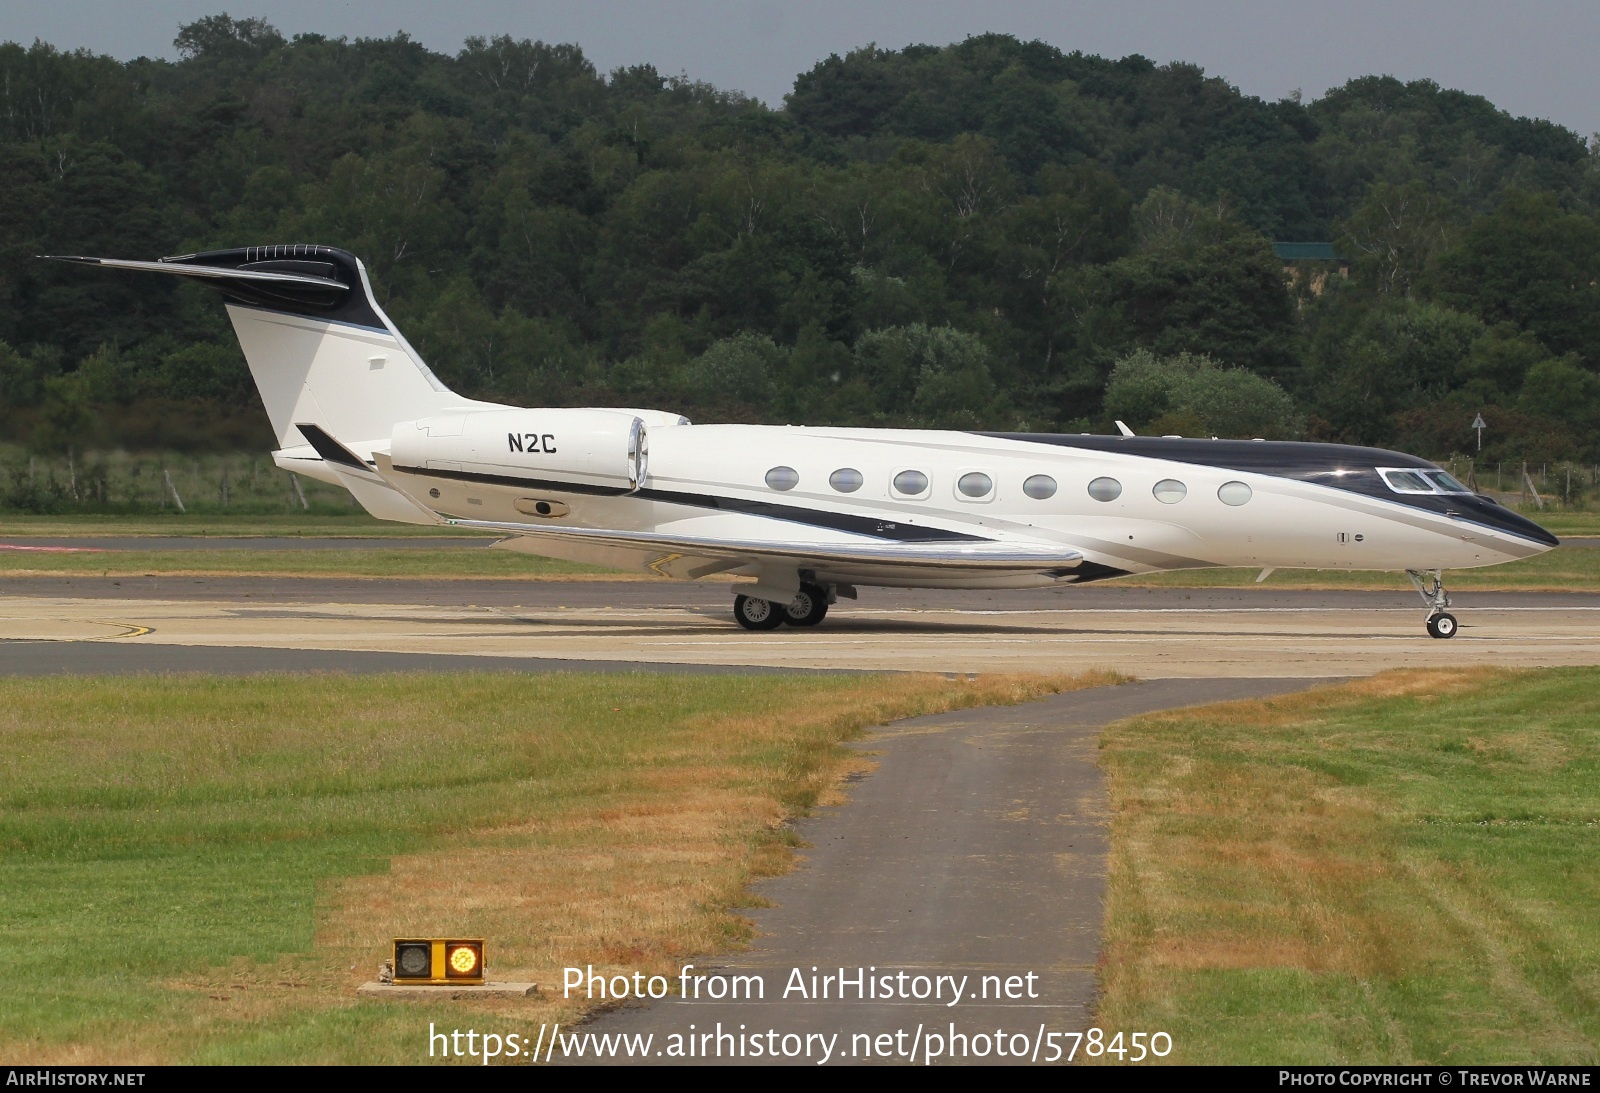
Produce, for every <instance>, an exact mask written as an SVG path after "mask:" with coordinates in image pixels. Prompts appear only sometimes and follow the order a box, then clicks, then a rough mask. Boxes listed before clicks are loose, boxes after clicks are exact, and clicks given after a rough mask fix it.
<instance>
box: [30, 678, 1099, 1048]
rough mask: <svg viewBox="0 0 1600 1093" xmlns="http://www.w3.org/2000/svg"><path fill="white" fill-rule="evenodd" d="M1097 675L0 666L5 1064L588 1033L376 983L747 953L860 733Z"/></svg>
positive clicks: (549, 974) (542, 977) (551, 1001)
mask: <svg viewBox="0 0 1600 1093" xmlns="http://www.w3.org/2000/svg"><path fill="white" fill-rule="evenodd" d="M1105 681H1107V680H1105V679H1090V680H1080V681H1073V680H1056V681H1052V680H1036V679H1035V680H1027V679H1024V680H1007V679H1004V678H1000V679H993V678H991V679H989V680H980V681H978V682H975V683H969V682H959V681H952V680H944V679H930V678H928V677H910V676H908V677H893V678H888V679H885V678H877V677H837V676H834V677H829V676H689V675H679V676H654V675H643V674H639V675H603V676H602V675H580V674H551V675H539V676H526V675H521V674H499V675H486V674H466V673H462V674H442V673H441V674H433V675H399V676H379V677H356V678H352V677H343V676H266V677H251V678H241V679H218V678H212V677H199V676H173V677H151V676H145V677H134V678H121V679H73V680H61V679H25V680H0V748H3V752H4V755H5V763H4V764H0V951H4V952H5V953H6V954H7V983H6V989H5V990H4V991H0V1058H4V1059H6V1060H7V1061H8V1062H11V1063H24V1062H30V1063H32V1062H49V1061H55V1062H64V1061H65V1062H71V1061H76V1062H122V1063H129V1062H184V1061H199V1062H245V1061H247V1062H305V1061H320V1062H412V1063H414V1062H418V1061H422V1059H423V1058H424V1057H425V1055H426V1043H425V1040H424V1038H423V1036H422V1034H421V1032H419V1029H425V1028H426V1022H427V1021H429V1020H438V1021H442V1022H445V1023H446V1024H447V1025H448V1026H449V1027H455V1025H456V1024H457V1023H459V1022H462V1021H465V1022H467V1023H469V1024H470V1023H471V1022H473V1021H478V1022H484V1021H489V1022H497V1023H498V1026H499V1027H501V1028H505V1029H508V1030H519V1031H522V1030H525V1026H526V1025H527V1024H528V1023H532V1024H533V1025H535V1026H536V1025H537V1023H538V1021H540V1020H543V1019H550V1018H553V1019H555V1020H564V1019H568V1020H570V1019H573V1018H575V1017H577V1016H578V1011H577V1009H576V1007H575V1005H574V1004H570V1003H562V1002H561V1001H560V999H559V991H558V990H557V991H554V992H551V993H550V994H547V995H546V996H545V997H544V998H543V999H539V1000H530V1001H529V1002H528V1003H526V1004H523V1003H505V1004H504V1005H502V1006H501V1008H500V1009H499V1010H496V1009H495V1007H494V1006H493V1005H488V1006H487V1009H486V1008H484V1007H482V1006H476V1005H475V1006H473V1007H471V1009H470V1010H463V1009H461V1008H460V1007H456V1006H452V1005H450V1004H447V1003H445V1004H433V1005H421V1006H417V1005H412V1004H397V1003H382V1002H367V1001H359V1000H357V998H356V997H355V994H354V987H355V985H356V984H357V983H358V982H360V981H361V980H363V979H366V978H370V977H371V975H372V970H373V968H374V967H375V966H376V964H377V962H378V960H379V959H380V958H381V957H383V956H384V955H385V954H386V942H387V939H388V938H390V937H393V936H395V935H396V934H407V933H422V934H424V935H426V934H428V933H432V932H449V933H455V932H470V933H482V934H483V935H484V936H486V937H487V938H489V939H490V952H489V962H490V967H491V970H492V971H494V972H497V973H498V976H497V977H500V978H519V977H522V976H527V977H531V978H534V979H536V980H538V981H541V982H543V983H545V984H550V983H551V982H552V981H559V968H560V967H562V966H564V965H565V964H569V963H572V964H580V965H581V964H585V963H594V964H595V965H597V966H602V967H616V968H619V969H620V970H627V969H632V968H640V967H643V968H646V969H651V968H657V967H663V968H664V967H668V966H669V965H670V962H671V960H672V959H673V958H675V957H677V956H679V955H686V954H693V953H705V952H707V951H714V950H716V949H718V948H726V947H727V946H728V945H730V944H735V943H737V941H738V940H739V939H740V938H741V937H743V936H744V931H745V925H744V923H743V920H741V919H740V918H739V917H738V916H737V914H736V913H735V912H732V911H730V910H729V908H730V906H732V905H734V904H737V903H738V902H739V900H740V898H741V897H740V893H741V892H742V891H743V887H744V885H745V883H746V882H747V881H748V880H749V879H750V878H751V877H752V876H753V875H757V874H759V873H761V872H763V871H767V872H770V871H772V870H774V869H778V868H781V867H782V866H783V862H784V860H785V857H786V855H787V850H786V849H785V847H786V845H787V843H788V842H789V841H791V840H789V837H788V835H787V828H786V827H784V826H783V820H784V819H785V817H787V816H790V815H793V814H794V813H796V812H798V811H803V810H804V809H805V808H807V807H808V806H809V805H810V804H811V803H813V802H814V801H816V800H817V799H818V795H819V794H821V793H823V792H825V791H826V790H827V789H828V787H829V786H830V785H832V784H833V783H834V781H835V779H836V777H837V776H838V775H839V774H840V773H841V772H842V771H843V769H844V768H845V766H846V765H848V764H850V763H859V762H860V760H859V758H854V757H853V753H849V752H846V751H845V750H844V749H841V748H839V747H838V742H839V741H840V740H842V739H845V738H848V737H850V736H852V735H853V734H855V733H856V732H857V731H859V729H860V728H861V727H863V726H865V725H870V724H874V723H877V722H878V721H881V720H884V719H886V718H893V717H900V716H908V715H911V714H916V713H921V712H930V711H934V710H940V709H951V708H957V707H961V706H969V705H976V704H981V703H985V702H995V701H1017V700H1020V699H1025V698H1030V697H1035V696H1037V695H1039V694H1043V693H1048V692H1050V691H1053V690H1060V689H1064V688H1067V687H1070V686H1075V685H1085V684H1086V683H1098V682H1105ZM495 1014H498V1016H496V1015H495ZM479 1027H480V1028H481V1027H483V1026H482V1024H480V1026H479Z"/></svg>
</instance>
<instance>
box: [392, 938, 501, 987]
mask: <svg viewBox="0 0 1600 1093" xmlns="http://www.w3.org/2000/svg"><path fill="white" fill-rule="evenodd" d="M392 966H393V968H394V981H395V982H396V983H408V984H422V985H429V984H431V985H436V986H464V985H470V984H475V983H482V982H483V939H482V938H481V937H473V938H466V937H397V938H395V939H394V962H393V965H392Z"/></svg>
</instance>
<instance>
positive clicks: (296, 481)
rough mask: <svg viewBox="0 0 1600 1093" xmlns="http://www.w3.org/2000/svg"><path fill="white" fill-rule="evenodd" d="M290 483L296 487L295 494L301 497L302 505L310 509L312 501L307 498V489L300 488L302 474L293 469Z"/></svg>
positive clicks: (290, 474)
mask: <svg viewBox="0 0 1600 1093" xmlns="http://www.w3.org/2000/svg"><path fill="white" fill-rule="evenodd" d="M289 484H290V485H291V486H293V487H294V495H295V496H296V497H298V498H299V499H300V507H301V508H303V509H309V508H310V507H311V503H310V502H309V501H307V500H306V491H305V490H303V489H301V488H300V476H299V475H297V474H295V473H294V472H293V471H290V472H289Z"/></svg>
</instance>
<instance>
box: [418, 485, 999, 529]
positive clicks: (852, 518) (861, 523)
mask: <svg viewBox="0 0 1600 1093" xmlns="http://www.w3.org/2000/svg"><path fill="white" fill-rule="evenodd" d="M395 470H397V471H399V472H401V473H402V474H415V475H422V476H424V477H428V478H443V479H449V480H451V481H459V482H480V483H483V484H485V485H490V486H511V487H514V488H516V489H526V490H548V491H550V492H551V493H576V494H583V495H586V496H590V497H627V496H631V497H637V498H639V499H640V500H643V501H661V502H664V503H666V504H671V505H687V506H689V507H691V508H699V509H712V510H715V511H718V512H736V513H739V514H740V515H742V516H764V517H767V518H769V519H773V520H786V521H788V522H789V523H792V524H805V525H807V526H808V527H817V528H827V529H829V530H830V531H844V532H849V533H850V534H853V535H868V536H871V537H872V538H874V539H882V540H885V541H887V542H895V543H988V542H993V540H992V539H989V538H986V537H984V536H982V535H968V534H967V533H965V532H960V531H949V530H946V529H945V528H935V527H927V526H925V525H921V524H906V523H901V522H899V521H893V520H880V519H878V518H877V517H874V516H857V515H855V514H854V513H848V512H828V511H827V510H825V509H808V508H801V507H800V506H798V505H779V504H775V503H773V502H771V501H753V500H749V499H747V498H743V497H723V496H718V495H716V494H709V493H678V492H676V491H673V490H657V489H650V488H648V487H647V488H645V489H639V490H628V489H623V488H621V487H617V486H593V485H588V484H581V483H575V482H556V481H552V480H549V479H542V478H521V477H518V476H515V475H503V474H484V473H482V472H479V471H445V470H436V469H434V468H431V467H396V468H395Z"/></svg>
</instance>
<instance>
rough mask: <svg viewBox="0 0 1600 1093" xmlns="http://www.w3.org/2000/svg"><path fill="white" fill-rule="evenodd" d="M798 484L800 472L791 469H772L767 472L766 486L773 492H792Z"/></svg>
mask: <svg viewBox="0 0 1600 1093" xmlns="http://www.w3.org/2000/svg"><path fill="white" fill-rule="evenodd" d="M799 484H800V472H799V471H797V470H795V469H794V468H793V467H774V468H772V469H771V470H770V471H768V472H767V485H768V486H770V487H772V488H773V489H775V490H792V489H794V488H795V487H796V486H798V485H799Z"/></svg>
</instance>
